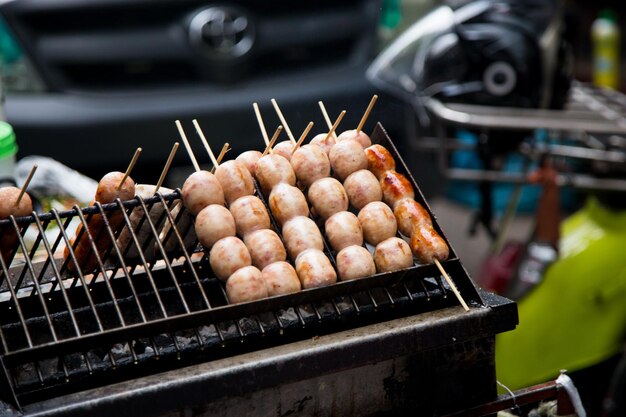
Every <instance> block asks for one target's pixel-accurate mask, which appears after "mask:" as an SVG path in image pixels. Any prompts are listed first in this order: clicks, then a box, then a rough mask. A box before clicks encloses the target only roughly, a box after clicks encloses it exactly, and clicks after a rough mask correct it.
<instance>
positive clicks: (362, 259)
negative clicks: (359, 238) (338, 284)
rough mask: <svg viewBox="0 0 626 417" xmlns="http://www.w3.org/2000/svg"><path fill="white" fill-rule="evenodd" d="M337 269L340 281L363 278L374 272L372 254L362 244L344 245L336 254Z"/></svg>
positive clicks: (374, 266)
mask: <svg viewBox="0 0 626 417" xmlns="http://www.w3.org/2000/svg"><path fill="white" fill-rule="evenodd" d="M337 270H338V271H339V278H340V279H341V280H342V281H347V280H351V279H358V278H365V277H368V276H371V275H374V274H375V273H376V265H375V264H374V260H373V258H372V254H371V253H370V252H369V251H368V250H367V249H365V248H364V247H363V246H357V245H352V246H346V247H345V248H343V249H342V250H341V251H339V253H338V254H337Z"/></svg>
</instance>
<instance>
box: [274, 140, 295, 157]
mask: <svg viewBox="0 0 626 417" xmlns="http://www.w3.org/2000/svg"><path fill="white" fill-rule="evenodd" d="M272 153H274V154H276V155H280V156H282V157H283V158H285V159H286V160H287V161H289V160H291V154H292V153H293V142H292V141H290V140H284V141H282V142H278V143H277V144H276V145H274V147H273V148H272Z"/></svg>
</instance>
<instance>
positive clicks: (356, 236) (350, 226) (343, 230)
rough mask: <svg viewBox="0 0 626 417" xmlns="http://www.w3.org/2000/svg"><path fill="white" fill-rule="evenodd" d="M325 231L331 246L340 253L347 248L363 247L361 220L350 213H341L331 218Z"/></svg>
mask: <svg viewBox="0 0 626 417" xmlns="http://www.w3.org/2000/svg"><path fill="white" fill-rule="evenodd" d="M324 230H325V231H326V237H327V238H328V242H329V243H330V246H331V247H332V248H333V249H334V250H336V251H337V252H339V251H340V250H342V249H343V248H345V247H347V246H352V245H357V246H362V245H363V230H362V229H361V223H359V219H358V218H357V217H356V216H355V215H354V214H353V213H350V212H349V211H340V212H338V213H335V214H333V215H332V216H330V217H329V218H328V219H327V220H326V223H325V226H324Z"/></svg>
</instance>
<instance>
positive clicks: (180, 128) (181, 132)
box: [175, 120, 200, 172]
mask: <svg viewBox="0 0 626 417" xmlns="http://www.w3.org/2000/svg"><path fill="white" fill-rule="evenodd" d="M175 123H176V127H177V128H178V134H179V135H180V138H181V139H182V140H183V143H184V144H185V149H187V153H188V154H189V158H190V159H191V163H192V164H193V167H194V168H195V170H196V172H200V165H198V161H197V160H196V156H195V155H194V154H193V150H191V145H189V140H187V135H186V134H185V130H184V129H183V125H182V124H181V123H180V120H176V122H175Z"/></svg>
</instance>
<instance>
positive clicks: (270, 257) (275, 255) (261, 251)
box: [244, 229, 287, 269]
mask: <svg viewBox="0 0 626 417" xmlns="http://www.w3.org/2000/svg"><path fill="white" fill-rule="evenodd" d="M244 242H245V244H246V247H247V248H248V250H249V251H250V256H251V257H252V265H254V266H256V267H257V268H259V269H263V268H265V267H266V266H267V265H269V264H271V263H273V262H279V261H284V260H285V259H287V252H286V250H285V246H284V245H283V242H282V240H280V237H279V236H278V235H277V234H276V232H275V231H273V230H271V229H261V230H256V231H254V232H251V233H249V234H247V235H246V236H245V237H244Z"/></svg>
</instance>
